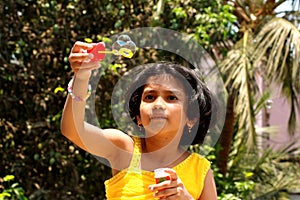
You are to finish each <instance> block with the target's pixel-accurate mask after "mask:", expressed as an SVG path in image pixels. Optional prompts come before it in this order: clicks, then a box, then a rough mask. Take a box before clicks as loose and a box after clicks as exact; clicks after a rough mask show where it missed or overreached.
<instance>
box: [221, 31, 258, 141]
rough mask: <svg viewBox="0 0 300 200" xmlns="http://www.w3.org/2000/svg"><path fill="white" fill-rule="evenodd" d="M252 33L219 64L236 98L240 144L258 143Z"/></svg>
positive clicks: (246, 35) (227, 84)
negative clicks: (254, 102)
mask: <svg viewBox="0 0 300 200" xmlns="http://www.w3.org/2000/svg"><path fill="white" fill-rule="evenodd" d="M251 39H252V38H251V34H250V33H249V34H245V35H244V38H243V39H242V40H241V41H240V42H238V43H237V45H236V46H235V48H234V49H233V50H231V51H229V53H228V55H227V57H226V58H225V59H224V60H223V61H222V62H221V63H220V64H219V67H220V71H221V73H222V74H223V75H224V76H225V77H226V82H225V86H226V87H227V88H228V90H229V92H230V93H231V94H234V95H235V96H236V98H235V108H234V109H235V113H236V115H237V119H238V127H239V128H238V130H241V131H240V132H239V133H240V134H242V136H241V137H240V138H243V139H242V140H243V141H240V144H242V143H243V142H244V139H246V141H247V146H249V147H251V146H253V145H254V144H256V132H255V127H254V125H255V114H254V110H253V108H254V106H253V100H252V96H253V92H254V93H255V92H256V91H257V83H256V81H255V78H254V71H255V69H253V65H252V63H251V54H252V48H251V43H249V42H250V41H251Z"/></svg>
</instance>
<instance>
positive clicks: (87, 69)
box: [69, 41, 100, 79]
mask: <svg viewBox="0 0 300 200" xmlns="http://www.w3.org/2000/svg"><path fill="white" fill-rule="evenodd" d="M95 45H96V44H90V43H85V42H80V41H77V42H76V43H75V44H74V46H73V47H72V49H71V53H70V55H69V62H70V66H71V68H72V71H73V72H74V73H75V75H76V78H82V79H88V78H89V77H90V75H91V71H92V70H93V69H97V68H99V67H100V63H99V61H98V62H90V60H91V59H92V58H93V54H91V53H88V52H87V51H88V50H90V49H92V48H93V47H94V46H95Z"/></svg>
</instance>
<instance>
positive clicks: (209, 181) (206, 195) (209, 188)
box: [199, 169, 218, 200]
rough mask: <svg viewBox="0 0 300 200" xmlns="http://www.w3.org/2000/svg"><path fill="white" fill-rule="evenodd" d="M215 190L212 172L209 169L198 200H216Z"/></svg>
mask: <svg viewBox="0 0 300 200" xmlns="http://www.w3.org/2000/svg"><path fill="white" fill-rule="evenodd" d="M217 199H218V196H217V190H216V184H215V180H214V176H213V173H212V170H211V169H210V170H209V171H208V172H207V174H206V177H205V180H204V187H203V191H202V194H201V196H200V199H199V200H217Z"/></svg>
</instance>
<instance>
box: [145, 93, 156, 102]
mask: <svg viewBox="0 0 300 200" xmlns="http://www.w3.org/2000/svg"><path fill="white" fill-rule="evenodd" d="M154 98H155V97H154V96H153V95H151V94H148V95H145V97H144V100H146V101H152V100H154Z"/></svg>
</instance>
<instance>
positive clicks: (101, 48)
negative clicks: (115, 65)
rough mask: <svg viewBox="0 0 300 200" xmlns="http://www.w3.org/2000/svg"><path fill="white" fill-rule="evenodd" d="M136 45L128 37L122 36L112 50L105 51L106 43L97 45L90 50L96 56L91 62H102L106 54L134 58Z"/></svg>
mask: <svg viewBox="0 0 300 200" xmlns="http://www.w3.org/2000/svg"><path fill="white" fill-rule="evenodd" d="M135 51H136V45H135V43H134V42H132V40H131V39H130V37H129V36H128V35H120V36H119V37H118V39H117V41H116V42H114V43H113V45H112V50H106V49H105V43H104V42H99V43H97V44H96V45H95V46H94V48H93V49H91V50H88V53H92V54H93V55H94V57H93V59H91V61H92V62H93V61H102V60H103V59H104V58H105V55H106V54H114V55H121V56H123V57H125V58H132V56H133V55H134V54H135Z"/></svg>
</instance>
